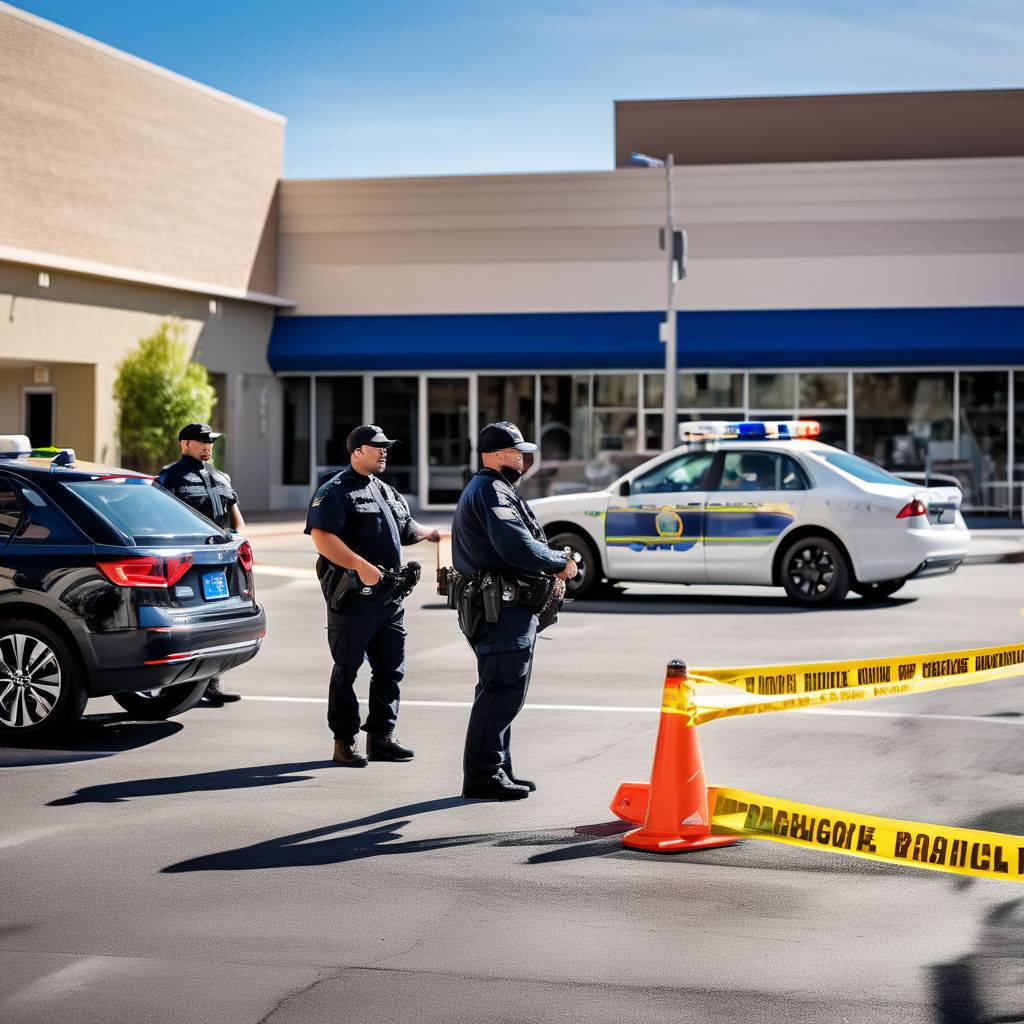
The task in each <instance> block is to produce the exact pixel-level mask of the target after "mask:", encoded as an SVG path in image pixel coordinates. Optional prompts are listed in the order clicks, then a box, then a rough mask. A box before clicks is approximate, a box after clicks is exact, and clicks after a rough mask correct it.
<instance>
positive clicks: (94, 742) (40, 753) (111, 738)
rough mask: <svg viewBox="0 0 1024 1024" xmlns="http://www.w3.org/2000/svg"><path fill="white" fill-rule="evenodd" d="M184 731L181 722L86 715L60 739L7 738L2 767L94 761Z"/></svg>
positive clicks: (0, 761)
mask: <svg viewBox="0 0 1024 1024" xmlns="http://www.w3.org/2000/svg"><path fill="white" fill-rule="evenodd" d="M181 728H182V724H181V722H165V721H159V722H143V721H139V720H138V719H137V718H133V717H132V716H131V715H129V714H121V713H118V714H107V715H86V716H85V717H84V718H83V719H81V721H79V722H78V723H77V724H76V725H75V727H74V731H73V732H69V733H68V734H67V735H64V736H61V737H60V738H59V739H54V738H52V737H51V738H48V739H42V740H37V739H33V738H32V737H31V736H25V737H10V736H5V737H4V740H3V744H2V745H0V768H23V767H28V766H31V765H46V764H70V763H72V762H75V761H93V760H96V759H98V758H103V757H111V756H112V755H114V754H123V753H125V752H126V751H128V750H136V749H138V748H139V747H145V746H148V745H149V744H150V743H157V742H158V741H160V740H164V739H167V738H168V737H169V736H173V735H174V734H175V733H176V732H178V731H179V730H180V729H181Z"/></svg>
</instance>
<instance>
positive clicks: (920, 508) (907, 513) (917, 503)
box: [896, 498, 928, 519]
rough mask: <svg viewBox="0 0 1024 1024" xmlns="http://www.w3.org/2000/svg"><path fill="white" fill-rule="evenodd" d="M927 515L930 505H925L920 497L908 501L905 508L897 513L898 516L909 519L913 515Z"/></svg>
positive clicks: (898, 517)
mask: <svg viewBox="0 0 1024 1024" xmlns="http://www.w3.org/2000/svg"><path fill="white" fill-rule="evenodd" d="M926 515H928V506H927V505H925V503H924V502H923V501H921V499H920V498H915V499H914V500H913V501H908V502H907V503H906V505H904V506H903V508H901V509H900V510H899V512H897V513H896V518H897V519H909V518H910V517H911V516H926Z"/></svg>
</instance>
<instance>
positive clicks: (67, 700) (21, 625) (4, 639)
mask: <svg viewBox="0 0 1024 1024" xmlns="http://www.w3.org/2000/svg"><path fill="white" fill-rule="evenodd" d="M87 699H88V698H87V696H86V693H85V687H84V686H83V680H82V669H81V667H80V665H79V663H78V659H77V658H76V657H75V655H74V654H73V653H72V651H71V649H70V648H69V646H68V644H67V643H66V641H65V640H64V638H63V637H61V636H60V635H59V634H58V633H56V632H54V631H53V630H52V629H50V627H49V626H44V625H43V624H42V623H41V622H33V621H32V620H31V619H8V620H7V621H6V622H3V623H0V735H2V736H7V737H11V736H48V735H51V734H54V733H57V732H60V731H61V730H62V729H65V728H67V727H68V726H70V725H72V724H73V723H74V722H76V721H78V719H79V718H81V717H82V712H83V711H84V710H85V702H86V700H87Z"/></svg>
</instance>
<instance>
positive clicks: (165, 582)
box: [96, 555, 192, 589]
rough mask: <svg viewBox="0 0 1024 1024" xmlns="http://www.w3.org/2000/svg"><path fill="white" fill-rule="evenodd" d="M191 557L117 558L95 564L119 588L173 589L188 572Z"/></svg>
mask: <svg viewBox="0 0 1024 1024" xmlns="http://www.w3.org/2000/svg"><path fill="white" fill-rule="evenodd" d="M191 564H192V556H191V555H186V556H185V557H184V558H154V557H152V556H150V555H145V556H143V557H141V558H119V559H116V560H114V561H103V562H97V563H96V568H97V569H99V571H100V572H101V573H103V575H104V576H106V577H107V579H108V580H110V582H111V583H116V584H117V585H118V586H119V587H163V588H165V589H166V588H167V587H173V586H174V584H175V583H177V582H178V580H180V579H181V577H182V576H184V575H185V573H186V572H187V571H188V568H189V566H190V565H191Z"/></svg>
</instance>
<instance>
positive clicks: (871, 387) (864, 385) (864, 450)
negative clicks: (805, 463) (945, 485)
mask: <svg viewBox="0 0 1024 1024" xmlns="http://www.w3.org/2000/svg"><path fill="white" fill-rule="evenodd" d="M853 411H854V417H855V418H854V434H853V448H854V451H855V452H856V454H858V455H862V456H864V458H866V459H869V460H870V461H871V462H875V463H877V464H878V465H880V466H884V467H885V468H886V469H891V470H893V472H896V473H899V472H901V471H908V472H909V471H915V472H921V471H926V470H931V471H934V472H945V473H952V474H953V475H954V476H958V477H959V473H958V470H960V471H962V470H963V468H964V467H963V466H962V465H961V464H960V462H959V461H958V459H957V458H956V453H955V452H954V450H953V374H952V373H855V374H854V375H853Z"/></svg>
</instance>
